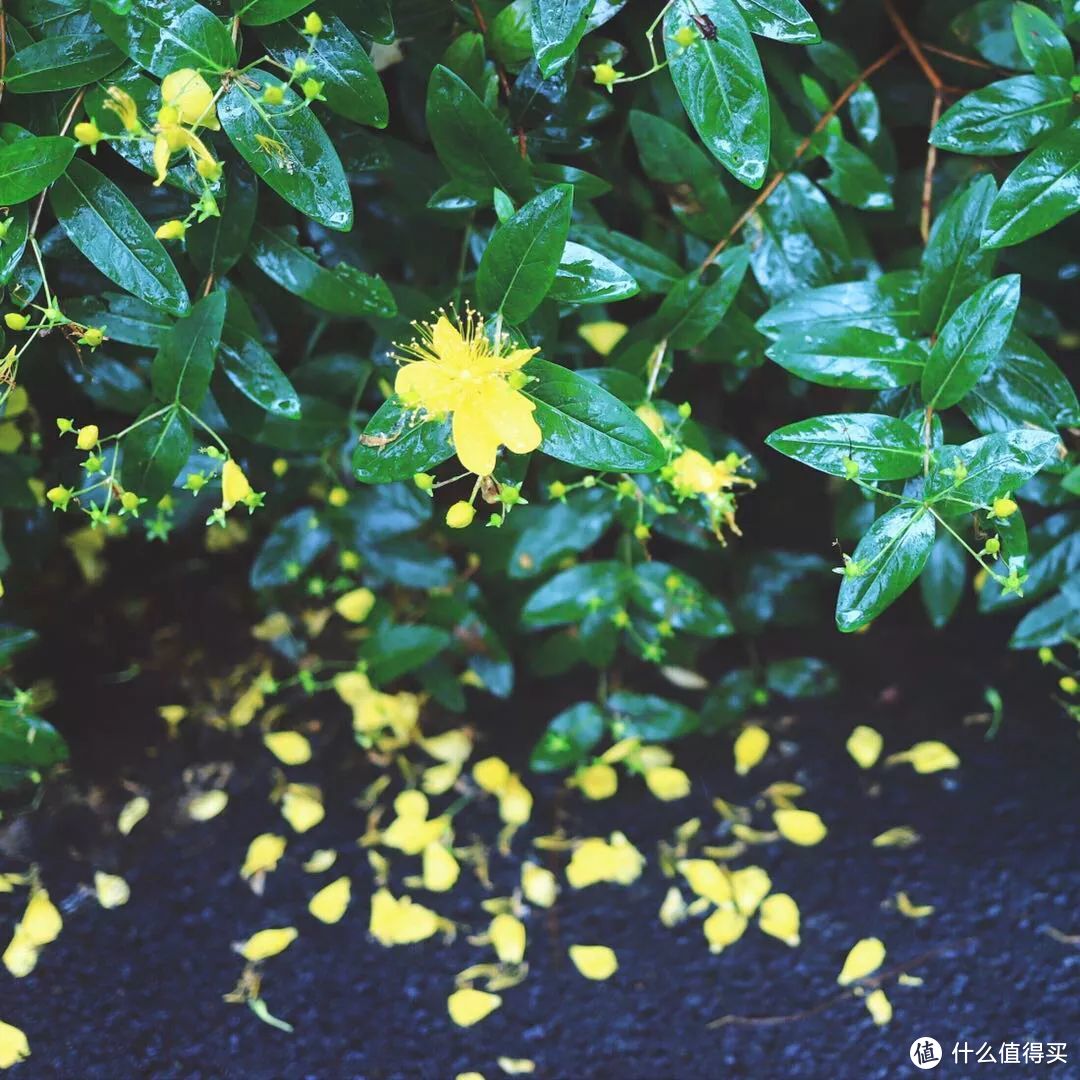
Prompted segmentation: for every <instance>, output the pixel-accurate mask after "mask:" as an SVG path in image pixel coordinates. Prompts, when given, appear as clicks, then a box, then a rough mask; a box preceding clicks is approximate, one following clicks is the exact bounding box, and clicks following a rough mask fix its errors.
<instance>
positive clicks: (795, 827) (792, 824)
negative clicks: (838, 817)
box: [773, 810, 829, 847]
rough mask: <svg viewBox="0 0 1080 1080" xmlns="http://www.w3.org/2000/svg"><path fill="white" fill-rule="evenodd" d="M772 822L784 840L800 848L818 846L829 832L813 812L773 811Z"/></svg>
mask: <svg viewBox="0 0 1080 1080" xmlns="http://www.w3.org/2000/svg"><path fill="white" fill-rule="evenodd" d="M773 821H774V822H776V827H777V829H779V830H780V835H781V836H782V837H783V838H784V839H785V840H790V841H791V843H793V844H798V845H800V846H801V847H813V845H814V844H820V843H821V841H822V840H824V839H825V837H826V836H827V835H828V832H829V830H828V829H827V828H826V827H825V823H824V822H823V821H822V820H821V818H820V817H819V816H818V815H817V814H815V813H814V811H813V810H774V811H773Z"/></svg>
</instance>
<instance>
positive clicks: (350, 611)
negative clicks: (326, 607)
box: [334, 589, 375, 623]
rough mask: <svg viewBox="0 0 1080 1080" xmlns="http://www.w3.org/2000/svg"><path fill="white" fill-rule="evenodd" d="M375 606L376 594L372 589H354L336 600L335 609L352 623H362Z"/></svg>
mask: <svg viewBox="0 0 1080 1080" xmlns="http://www.w3.org/2000/svg"><path fill="white" fill-rule="evenodd" d="M374 606H375V594H374V593H373V592H372V591H371V590H370V589H353V590H352V591H350V592H347V593H343V594H342V595H341V596H339V597H338V598H337V600H336V601H334V610H335V611H336V612H337V613H338V614H339V615H340V616H341V617H342V618H343V619H345V620H346V621H347V622H351V623H362V622H363V621H364V620H365V619H366V618H367V617H368V616H369V615H370V614H371V609H372V608H373V607H374Z"/></svg>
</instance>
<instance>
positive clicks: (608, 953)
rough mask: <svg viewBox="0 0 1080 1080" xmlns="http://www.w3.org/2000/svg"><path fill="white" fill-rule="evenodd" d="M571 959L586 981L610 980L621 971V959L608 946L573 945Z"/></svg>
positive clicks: (570, 951)
mask: <svg viewBox="0 0 1080 1080" xmlns="http://www.w3.org/2000/svg"><path fill="white" fill-rule="evenodd" d="M569 953H570V959H571V961H573V964H574V967H576V968H577V969H578V971H579V972H580V973H581V974H582V975H584V976H585V978H586V979H597V980H603V979H610V978H611V976H612V975H614V974H615V972H616V971H618V970H619V959H618V957H617V956H616V955H615V952H614V950H612V949H609V948H608V947H607V946H606V945H571V946H570V949H569Z"/></svg>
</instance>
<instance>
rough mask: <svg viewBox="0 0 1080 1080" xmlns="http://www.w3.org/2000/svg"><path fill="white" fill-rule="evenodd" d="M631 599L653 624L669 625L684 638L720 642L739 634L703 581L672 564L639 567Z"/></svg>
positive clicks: (644, 564)
mask: <svg viewBox="0 0 1080 1080" xmlns="http://www.w3.org/2000/svg"><path fill="white" fill-rule="evenodd" d="M631 595H632V598H633V602H634V605H635V606H636V607H637V608H639V609H641V610H642V611H644V612H646V614H647V615H648V616H649V618H650V620H652V621H653V622H660V621H666V622H668V623H669V624H670V625H671V626H672V627H673V628H674V629H676V630H680V631H682V632H683V633H684V634H693V635H695V636H696V637H705V638H717V637H726V636H727V635H728V634H732V633H734V632H735V628H734V627H733V626H732V624H731V617H730V616H729V615H728V613H727V609H726V608H725V607H724V605H723V604H722V603H720V601H719V600H717V599H716V597H715V596H712V595H710V593H709V592H708V590H707V589H706V588H705V586H704V585H702V584H701V582H700V581H698V580H697V579H696V578H693V577H691V576H690V575H689V574H687V573H685V572H684V571H682V570H680V569H678V568H677V567H674V566H672V565H670V564H669V563H662V562H646V563H641V564H640V565H638V566H637V567H635V568H634V587H633V591H632V594H631Z"/></svg>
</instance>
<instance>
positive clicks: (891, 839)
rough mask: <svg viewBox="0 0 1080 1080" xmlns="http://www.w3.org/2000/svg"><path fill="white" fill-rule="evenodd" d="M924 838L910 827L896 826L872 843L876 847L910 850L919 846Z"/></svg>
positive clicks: (878, 836) (875, 838)
mask: <svg viewBox="0 0 1080 1080" xmlns="http://www.w3.org/2000/svg"><path fill="white" fill-rule="evenodd" d="M921 839H922V837H920V836H919V834H918V833H917V832H916V831H915V830H914V829H913V828H912V827H911V826H910V825H895V826H893V828H891V829H886V830H885V831H884V832H883V833H878V835H877V836H875V837H874V839H873V840H871V841H870V842H871V843H872V844H873V845H874V847H899V848H909V847H912V846H913V845H914V844H917V843H918V842H919V841H920V840H921Z"/></svg>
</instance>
